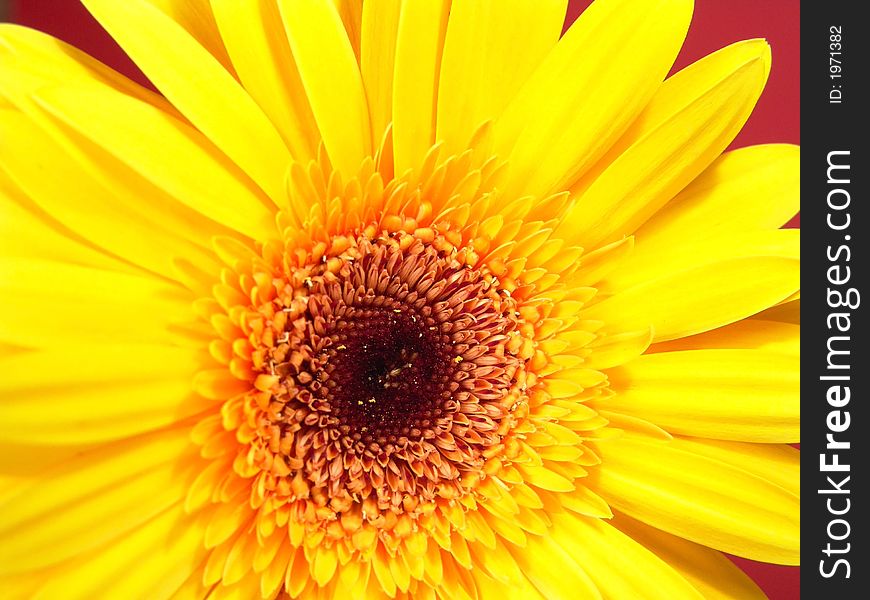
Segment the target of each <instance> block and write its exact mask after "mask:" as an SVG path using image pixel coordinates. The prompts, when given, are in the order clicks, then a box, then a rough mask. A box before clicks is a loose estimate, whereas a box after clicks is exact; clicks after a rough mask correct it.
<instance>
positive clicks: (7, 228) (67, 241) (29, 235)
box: [0, 142, 133, 356]
mask: <svg viewBox="0 0 870 600" xmlns="http://www.w3.org/2000/svg"><path fill="white" fill-rule="evenodd" d="M0 144H2V142H0ZM0 147H2V146H0ZM2 179H5V178H4V177H2V171H0V180H2ZM74 236H75V234H74V233H73V232H71V231H69V230H67V229H65V228H64V227H63V226H62V225H60V224H59V223H57V222H56V221H54V219H52V218H51V217H50V216H49V215H48V214H46V213H44V212H42V211H40V209H39V207H38V206H34V205H33V203H32V202H31V201H30V200H29V199H27V198H25V197H24V196H23V194H22V193H21V192H20V191H19V190H18V188H17V187H15V188H13V184H12V182H9V181H0V256H2V257H7V258H8V257H18V258H41V259H47V260H54V261H60V262H70V263H74V264H79V265H84V266H87V267H97V268H100V269H108V270H111V271H130V270H133V269H132V268H131V267H130V265H127V264H125V263H123V262H121V261H119V260H116V259H114V258H112V257H110V256H108V255H107V254H104V253H103V252H100V251H99V250H98V249H96V248H94V247H92V246H91V245H89V244H88V243H87V242H86V241H85V240H83V239H81V238H78V239H74ZM33 240H39V243H38V244H34V243H33ZM2 355H3V353H2V352H0V356H2Z"/></svg>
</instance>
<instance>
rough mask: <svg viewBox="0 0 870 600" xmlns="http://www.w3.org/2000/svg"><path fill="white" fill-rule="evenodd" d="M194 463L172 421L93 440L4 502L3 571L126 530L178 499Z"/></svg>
mask: <svg viewBox="0 0 870 600" xmlns="http://www.w3.org/2000/svg"><path fill="white" fill-rule="evenodd" d="M185 461H187V464H185ZM199 467H201V465H200V463H199V462H198V459H196V448H195V447H193V446H192V444H191V442H190V440H189V429H188V428H176V429H172V430H168V431H164V432H160V433H153V434H149V435H146V436H143V437H139V438H134V439H131V440H125V441H123V442H119V443H117V444H113V445H107V446H100V447H97V448H95V449H93V450H90V451H87V452H85V453H84V454H81V455H80V456H78V457H76V458H74V459H73V460H71V461H69V462H67V463H65V464H60V465H58V466H57V467H56V468H54V469H50V470H49V471H46V472H45V473H42V474H40V475H41V477H40V478H39V479H38V480H35V481H33V482H32V483H30V484H29V485H26V486H22V487H21V488H19V490H18V491H17V493H15V494H14V495H12V496H10V497H8V498H6V499H5V500H4V501H3V504H2V510H3V519H2V521H0V531H2V534H3V545H2V547H0V558H2V560H0V570H2V572H4V573H11V572H18V571H22V570H27V569H34V568H38V567H41V566H47V565H50V564H55V563H57V562H59V561H61V560H65V559H68V558H71V557H74V556H76V555H78V554H81V553H84V552H87V551H88V550H92V549H96V548H99V547H100V546H102V545H104V544H106V543H107V542H110V541H111V540H113V539H117V538H118V537H120V536H123V534H125V533H126V532H127V531H129V530H130V529H132V528H134V527H136V526H138V525H140V524H142V523H144V522H145V521H147V520H148V519H150V518H151V517H153V516H155V515H157V514H159V513H160V512H161V511H163V510H165V509H166V508H168V507H169V506H172V505H173V504H177V503H180V502H181V501H182V500H183V499H184V494H185V493H186V488H187V486H188V485H189V483H190V481H191V480H192V479H193V477H194V476H195V474H196V470H197V468H199Z"/></svg>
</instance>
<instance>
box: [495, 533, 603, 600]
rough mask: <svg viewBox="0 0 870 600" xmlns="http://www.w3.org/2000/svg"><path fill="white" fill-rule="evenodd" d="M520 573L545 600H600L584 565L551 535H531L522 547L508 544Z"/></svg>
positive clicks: (600, 595)
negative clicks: (584, 599)
mask: <svg viewBox="0 0 870 600" xmlns="http://www.w3.org/2000/svg"><path fill="white" fill-rule="evenodd" d="M506 548H507V549H508V550H509V551H510V553H511V555H512V556H513V557H514V560H516V561H517V565H519V567H520V569H522V571H523V574H524V575H525V576H526V577H527V578H528V579H529V581H530V582H531V583H532V585H534V586H535V587H536V588H537V589H538V591H539V592H540V593H541V594H542V595H543V596H544V597H545V598H588V599H589V600H596V599H597V600H601V599H602V598H603V596H602V592H601V591H599V589H598V587H597V586H596V584H595V582H594V581H593V580H592V573H588V572H587V571H586V566H585V565H584V564H583V563H582V562H580V561H579V560H577V559H575V557H574V556H573V555H572V554H571V553H570V552H569V551H568V550H567V549H565V548H563V547H562V546H561V545H560V544H557V543H556V541H555V540H554V538H553V536H552V535H544V536H531V537H530V538H529V540H528V543H527V544H526V547H525V548H517V547H515V546H513V545H512V544H507V545H506Z"/></svg>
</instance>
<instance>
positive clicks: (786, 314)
mask: <svg viewBox="0 0 870 600" xmlns="http://www.w3.org/2000/svg"><path fill="white" fill-rule="evenodd" d="M750 318H751V319H753V320H756V319H757V320H761V321H768V320H769V321H775V322H777V323H792V324H794V325H800V322H801V301H800V299H797V300H788V301H786V302H782V303H780V304H777V305H776V306H772V307H771V308H768V309H766V310H763V311H761V312H760V313H756V314H754V315H752V317H750Z"/></svg>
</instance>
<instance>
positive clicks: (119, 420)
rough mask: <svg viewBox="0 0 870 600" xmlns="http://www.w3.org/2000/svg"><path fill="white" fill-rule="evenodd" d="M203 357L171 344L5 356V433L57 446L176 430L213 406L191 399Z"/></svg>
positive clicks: (0, 365) (1, 430)
mask: <svg viewBox="0 0 870 600" xmlns="http://www.w3.org/2000/svg"><path fill="white" fill-rule="evenodd" d="M198 363H199V360H198V357H197V353H196V352H193V351H191V350H188V349H183V348H172V347H169V346H157V345H154V346H148V345H142V344H137V345H124V344H112V345H102V346H86V345H79V346H77V347H76V350H75V352H70V350H69V348H64V349H62V350H60V349H52V350H46V351H32V352H27V353H24V354H18V355H16V356H13V357H10V358H5V359H0V369H2V370H3V372H4V373H6V376H5V377H4V378H3V380H2V381H0V394H2V395H3V398H4V400H3V402H2V403H0V436H2V437H3V439H4V440H7V441H13V442H20V443H31V444H36V443H46V444H53V445H55V446H57V445H61V444H64V445H65V444H76V443H83V442H88V443H91V442H96V441H105V440H111V439H118V438H122V437H127V436H131V435H134V434H138V433H141V432H143V431H148V430H150V429H156V428H158V427H161V426H164V425H171V424H172V423H176V422H178V420H180V419H183V418H185V417H187V416H189V415H192V414H195V413H197V412H200V411H202V410H204V409H205V408H207V407H208V404H207V403H204V402H203V401H201V400H197V399H194V398H192V397H191V394H190V391H191V379H192V377H193V374H194V373H195V372H196V369H197V368H198Z"/></svg>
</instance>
